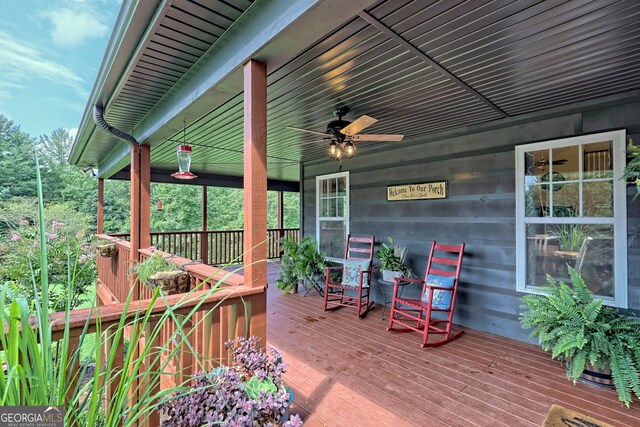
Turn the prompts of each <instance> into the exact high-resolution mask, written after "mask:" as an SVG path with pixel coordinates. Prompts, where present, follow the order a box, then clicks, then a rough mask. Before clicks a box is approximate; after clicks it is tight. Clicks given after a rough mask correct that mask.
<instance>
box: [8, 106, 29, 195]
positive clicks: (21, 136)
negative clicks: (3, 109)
mask: <svg viewBox="0 0 640 427" xmlns="http://www.w3.org/2000/svg"><path fill="white" fill-rule="evenodd" d="M35 144H36V141H35V139H34V138H32V137H31V136H29V135H28V134H27V133H25V132H22V131H21V130H20V127H19V126H17V125H16V124H15V123H14V122H12V121H11V120H9V119H8V118H6V117H5V116H3V115H1V114H0V170H1V171H2V176H1V177H0V200H9V199H12V198H14V197H23V196H28V197H35V195H36V180H35V177H36V175H35V159H34V157H33V150H34V146H35Z"/></svg>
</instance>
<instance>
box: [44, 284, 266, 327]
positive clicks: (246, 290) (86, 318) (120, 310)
mask: <svg viewBox="0 0 640 427" xmlns="http://www.w3.org/2000/svg"><path fill="white" fill-rule="evenodd" d="M263 292H265V287H264V286H262V287H260V286H258V287H249V286H244V285H243V286H235V287H227V288H220V289H216V290H215V291H213V292H212V291H211V290H202V291H194V292H190V293H187V294H177V295H167V296H165V299H166V303H165V300H164V299H162V298H158V299H156V300H155V302H154V303H153V306H152V305H151V301H152V300H151V299H146V300H140V301H131V302H130V303H129V307H128V308H127V307H126V303H124V302H120V303H117V304H111V305H104V306H101V307H95V308H80V309H75V310H72V311H71V313H70V318H69V330H70V336H72V337H74V336H80V335H81V334H82V333H83V331H84V329H85V325H87V323H88V324H89V332H94V331H95V326H96V323H98V322H99V323H100V327H101V328H102V329H103V330H104V329H106V328H108V327H109V326H112V325H116V324H118V323H119V322H120V319H121V318H122V316H123V315H124V316H125V319H126V321H127V322H130V321H131V320H134V319H135V318H136V316H138V317H139V316H140V315H141V314H144V313H146V311H147V310H148V309H149V308H150V307H151V314H152V315H157V314H162V313H164V312H165V311H166V309H167V306H175V305H177V304H180V307H179V308H174V312H175V313H176V314H188V313H189V312H191V311H192V310H193V308H194V307H195V306H197V305H198V304H200V306H199V307H198V311H205V310H210V309H212V308H214V307H216V306H226V305H231V304H237V303H238V299H242V298H244V297H249V296H251V295H257V294H260V293H263ZM125 308H126V312H125ZM50 319H51V330H52V334H53V337H54V339H60V338H62V334H63V333H64V329H65V323H66V313H64V312H59V313H53V314H51V316H50Z"/></svg>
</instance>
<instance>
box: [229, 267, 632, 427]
mask: <svg viewBox="0 0 640 427" xmlns="http://www.w3.org/2000/svg"><path fill="white" fill-rule="evenodd" d="M239 273H241V271H240V272H239ZM277 275H278V269H277V266H276V265H275V264H273V263H271V264H269V283H270V286H269V289H268V292H267V295H268V296H267V316H268V318H269V322H268V325H267V342H268V344H269V345H272V346H274V347H275V348H277V349H279V350H280V351H282V352H283V354H284V358H285V360H286V362H287V364H288V365H289V368H288V370H287V373H286V374H285V375H284V378H285V379H286V381H287V383H288V384H290V386H291V387H292V389H293V391H294V393H295V400H294V406H293V412H297V413H298V414H300V415H301V417H302V418H303V419H304V420H305V425H308V426H316V425H329V426H380V425H388V426H394V427H395V426H405V425H406V426H411V425H414V426H444V425H449V426H467V425H469V426H471V425H477V426H500V425H505V426H540V425H541V424H542V421H543V420H544V418H545V415H546V413H547V411H548V410H549V407H550V406H551V405H552V404H557V405H561V406H564V407H567V408H570V409H574V410H576V411H578V412H581V413H584V414H586V415H591V416H594V417H596V418H597V419H599V420H601V421H604V422H609V423H611V424H613V425H615V426H637V425H640V409H639V408H637V407H635V406H634V407H632V408H631V409H630V410H627V409H625V408H624V407H623V406H622V405H620V404H619V402H618V401H617V396H616V393H615V392H614V391H611V390H604V389H599V388H595V387H593V386H588V385H586V384H582V383H578V384H577V385H576V386H574V385H573V384H572V383H571V382H569V381H567V379H566V376H565V370H564V367H563V366H562V364H561V363H560V362H558V361H553V360H551V359H550V357H549V354H548V353H546V352H544V351H542V350H541V349H540V348H539V347H538V346H535V345H533V344H527V343H523V342H519V341H515V340H511V339H508V338H503V337H500V336H498V335H494V334H489V333H485V332H480V331H477V330H474V329H470V328H461V327H458V328H460V329H464V331H465V333H464V335H463V336H462V338H460V339H458V340H456V341H454V342H452V343H449V344H447V345H445V346H442V347H439V348H436V349H429V350H428V351H425V350H424V349H422V348H420V346H419V338H418V337H417V336H415V334H397V333H391V332H387V331H386V327H387V321H385V320H381V319H380V315H379V314H380V311H381V308H380V307H379V306H377V307H376V308H375V309H374V310H373V311H371V312H370V313H369V314H368V315H367V316H366V317H365V318H364V319H362V320H358V319H356V318H355V317H354V316H353V312H352V310H347V309H342V310H338V311H335V312H329V313H327V312H324V311H323V310H322V298H321V297H320V296H319V295H318V294H316V293H310V294H309V295H308V296H306V297H303V296H302V293H298V294H294V295H282V294H281V293H280V291H279V290H278V289H277V288H276V287H275V286H273V282H274V281H275V278H276V277H277Z"/></svg>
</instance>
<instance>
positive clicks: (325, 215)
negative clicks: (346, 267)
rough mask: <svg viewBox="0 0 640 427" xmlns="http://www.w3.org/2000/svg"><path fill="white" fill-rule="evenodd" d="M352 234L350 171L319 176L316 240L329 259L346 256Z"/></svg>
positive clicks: (317, 182)
mask: <svg viewBox="0 0 640 427" xmlns="http://www.w3.org/2000/svg"><path fill="white" fill-rule="evenodd" d="M347 234H349V172H342V173H335V174H331V175H323V176H318V177H316V240H317V241H318V246H319V249H320V251H322V252H324V253H325V254H327V257H328V258H333V259H342V258H343V257H344V244H345V241H346V240H347Z"/></svg>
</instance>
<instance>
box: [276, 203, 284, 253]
mask: <svg viewBox="0 0 640 427" xmlns="http://www.w3.org/2000/svg"><path fill="white" fill-rule="evenodd" d="M283 237H284V192H283V191H278V241H277V242H276V249H277V250H276V253H277V254H278V258H281V257H282V252H281V251H280V240H281V239H282V238H283Z"/></svg>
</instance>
